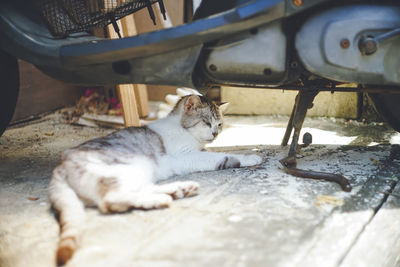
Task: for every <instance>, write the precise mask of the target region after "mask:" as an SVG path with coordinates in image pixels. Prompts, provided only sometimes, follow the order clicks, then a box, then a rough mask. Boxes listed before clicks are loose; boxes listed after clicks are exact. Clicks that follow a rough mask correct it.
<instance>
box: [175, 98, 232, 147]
mask: <svg viewBox="0 0 400 267" xmlns="http://www.w3.org/2000/svg"><path fill="white" fill-rule="evenodd" d="M227 107H228V103H224V104H221V105H217V104H215V103H214V102H211V101H208V100H207V99H206V98H205V97H202V96H198V95H188V96H184V97H182V98H181V99H180V100H179V101H178V103H177V104H176V106H175V108H174V109H173V111H172V112H171V113H172V114H179V115H180V116H181V125H182V127H183V128H184V129H186V130H187V131H188V132H189V133H190V134H192V135H193V136H194V137H195V138H196V139H197V140H198V141H200V142H201V143H208V142H211V141H213V140H214V139H215V138H216V137H217V135H218V134H219V133H220V132H221V130H222V116H223V114H224V112H225V111H226V108H227Z"/></svg>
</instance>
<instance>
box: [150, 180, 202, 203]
mask: <svg viewBox="0 0 400 267" xmlns="http://www.w3.org/2000/svg"><path fill="white" fill-rule="evenodd" d="M199 187H200V186H199V183H197V182H194V181H182V182H174V183H169V184H163V185H154V186H153V188H154V189H153V192H154V193H163V194H168V195H170V196H171V197H172V198H173V199H178V198H184V197H190V196H194V195H197V193H198V191H199Z"/></svg>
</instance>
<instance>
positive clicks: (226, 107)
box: [219, 102, 229, 114]
mask: <svg viewBox="0 0 400 267" xmlns="http://www.w3.org/2000/svg"><path fill="white" fill-rule="evenodd" d="M228 107H229V103H228V102H224V103H221V104H220V105H219V110H220V111H221V113H222V114H225V112H226V110H227V109H228Z"/></svg>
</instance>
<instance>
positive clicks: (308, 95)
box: [279, 90, 351, 192]
mask: <svg viewBox="0 0 400 267" xmlns="http://www.w3.org/2000/svg"><path fill="white" fill-rule="evenodd" d="M317 94H318V91H314V90H313V91H300V92H299V93H298V95H297V96H296V102H295V104H294V107H293V111H292V114H291V116H290V119H289V123H288V125H287V128H286V132H285V135H284V137H283V140H282V146H286V145H287V143H288V141H289V137H290V135H291V133H292V131H293V128H294V133H293V137H292V143H291V144H290V148H289V153H288V156H287V157H286V158H283V159H281V160H279V162H280V163H281V164H282V166H283V168H284V171H285V172H286V173H288V174H290V175H293V176H297V177H302V178H311V179H319V180H326V181H332V182H336V183H338V184H339V185H340V186H341V187H342V189H343V191H346V192H350V191H351V186H350V183H349V181H348V180H347V179H346V178H345V177H343V176H342V175H338V174H334V173H327V172H317V171H310V170H302V169H298V168H297V162H296V153H297V152H298V151H299V149H300V148H302V147H306V146H308V145H309V144H311V142H312V136H311V134H309V133H306V134H304V136H303V143H304V144H303V145H299V144H298V142H299V136H300V130H301V128H302V126H303V122H304V119H305V117H306V114H307V110H308V109H309V108H311V107H312V105H313V101H314V98H315V96H316V95H317Z"/></svg>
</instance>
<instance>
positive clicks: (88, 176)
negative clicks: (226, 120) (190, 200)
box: [49, 95, 261, 266]
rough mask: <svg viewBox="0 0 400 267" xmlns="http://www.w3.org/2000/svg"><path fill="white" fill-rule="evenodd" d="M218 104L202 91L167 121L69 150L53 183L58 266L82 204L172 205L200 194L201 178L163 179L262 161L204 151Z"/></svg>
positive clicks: (217, 125)
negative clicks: (56, 212) (184, 198)
mask: <svg viewBox="0 0 400 267" xmlns="http://www.w3.org/2000/svg"><path fill="white" fill-rule="evenodd" d="M225 107H226V106H225ZM221 110H222V107H221V108H220V107H218V106H217V105H215V104H214V103H211V102H208V101H207V100H206V99H204V98H202V97H199V96H197V95H190V96H186V97H183V98H182V99H181V100H180V101H179V102H178V103H177V105H176V106H175V108H174V109H173V111H172V112H171V113H170V114H169V115H168V116H167V117H166V118H164V119H161V120H158V121H155V122H153V123H151V124H149V125H148V126H144V127H131V128H126V129H123V130H120V131H117V132H115V133H112V134H110V135H108V136H105V137H101V138H98V139H94V140H91V141H88V142H85V143H83V144H81V145H79V146H77V147H75V148H72V149H69V150H67V151H65V152H64V153H63V156H62V161H61V164H60V165H59V166H57V167H56V168H55V170H54V171H53V176H52V179H51V182H50V186H49V193H50V200H51V203H52V205H53V207H54V209H55V210H56V211H58V212H59V223H60V240H59V244H58V250H57V264H58V265H59V266H60V265H64V264H65V263H66V262H67V261H68V260H69V259H70V258H71V257H72V256H73V255H74V253H75V251H76V250H77V249H78V248H79V243H80V237H81V227H82V225H83V224H84V221H85V211H84V208H85V206H94V207H97V208H98V209H99V210H100V211H101V212H102V213H104V214H107V213H116V212H125V211H128V210H130V209H132V208H140V209H155V208H162V207H167V206H169V205H170V204H171V202H172V201H173V199H177V198H183V197H188V196H192V195H195V194H197V191H198V189H199V184H198V183H197V182H192V181H186V182H175V183H170V184H165V185H157V184H156V182H157V181H159V180H162V179H166V178H168V177H171V176H173V175H183V174H187V173H191V172H199V171H210V170H219V169H224V168H233V167H239V166H240V167H244V166H251V165H255V164H259V163H261V158H260V157H259V156H257V155H236V154H235V155H229V154H225V153H214V152H208V151H202V150H204V149H203V146H204V144H206V143H209V142H211V141H212V140H214V139H215V138H216V136H217V135H218V134H219V132H220V131H221V129H222V125H221V123H222V121H221V120H222V112H221Z"/></svg>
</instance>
